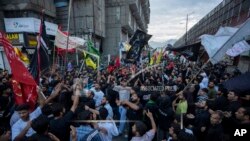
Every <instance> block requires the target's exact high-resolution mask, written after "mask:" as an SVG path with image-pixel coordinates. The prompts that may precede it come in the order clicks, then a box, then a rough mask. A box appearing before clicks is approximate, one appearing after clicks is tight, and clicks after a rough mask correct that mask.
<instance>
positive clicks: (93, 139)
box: [81, 129, 103, 141]
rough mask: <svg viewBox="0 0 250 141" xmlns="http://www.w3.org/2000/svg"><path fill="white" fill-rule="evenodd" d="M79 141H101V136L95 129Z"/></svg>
mask: <svg viewBox="0 0 250 141" xmlns="http://www.w3.org/2000/svg"><path fill="white" fill-rule="evenodd" d="M81 141H103V138H102V135H101V134H100V132H99V131H98V130H96V129H94V130H93V131H91V132H90V133H88V134H86V135H85V136H84V137H83V139H81Z"/></svg>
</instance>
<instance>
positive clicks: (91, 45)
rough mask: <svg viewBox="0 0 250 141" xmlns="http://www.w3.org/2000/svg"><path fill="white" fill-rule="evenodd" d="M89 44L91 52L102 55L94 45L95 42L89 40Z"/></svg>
mask: <svg viewBox="0 0 250 141" xmlns="http://www.w3.org/2000/svg"><path fill="white" fill-rule="evenodd" d="M87 46H88V51H89V52H90V53H93V54H95V55H98V56H100V52H99V51H98V50H97V49H96V48H95V47H94V43H93V42H92V41H88V42H87Z"/></svg>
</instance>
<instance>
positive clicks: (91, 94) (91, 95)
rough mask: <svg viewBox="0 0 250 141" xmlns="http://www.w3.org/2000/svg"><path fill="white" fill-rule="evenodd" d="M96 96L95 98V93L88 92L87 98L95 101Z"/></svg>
mask: <svg viewBox="0 0 250 141" xmlns="http://www.w3.org/2000/svg"><path fill="white" fill-rule="evenodd" d="M94 96H95V94H94V92H93V91H91V90H89V91H87V92H86V97H87V98H90V99H93V98H94Z"/></svg>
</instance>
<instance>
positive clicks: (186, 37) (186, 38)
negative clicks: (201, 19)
mask: <svg viewBox="0 0 250 141" xmlns="http://www.w3.org/2000/svg"><path fill="white" fill-rule="evenodd" d="M187 32H188V14H187V19H186V36H185V45H187V40H188V34H187Z"/></svg>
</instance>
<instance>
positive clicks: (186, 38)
mask: <svg viewBox="0 0 250 141" xmlns="http://www.w3.org/2000/svg"><path fill="white" fill-rule="evenodd" d="M192 14H194V12H191V13H189V14H187V19H186V37H185V45H187V40H188V33H187V32H188V16H190V15H192Z"/></svg>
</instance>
